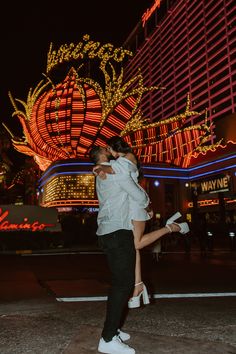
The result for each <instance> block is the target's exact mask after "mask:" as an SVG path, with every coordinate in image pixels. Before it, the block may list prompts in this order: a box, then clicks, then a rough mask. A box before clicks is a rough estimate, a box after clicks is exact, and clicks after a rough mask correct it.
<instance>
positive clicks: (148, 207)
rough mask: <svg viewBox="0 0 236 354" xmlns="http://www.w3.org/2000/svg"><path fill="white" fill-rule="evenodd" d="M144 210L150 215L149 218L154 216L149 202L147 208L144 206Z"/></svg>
mask: <svg viewBox="0 0 236 354" xmlns="http://www.w3.org/2000/svg"><path fill="white" fill-rule="evenodd" d="M145 210H146V211H147V213H148V215H149V216H150V218H151V219H152V218H153V216H154V212H153V209H152V206H151V203H150V204H149V205H148V206H147V208H145Z"/></svg>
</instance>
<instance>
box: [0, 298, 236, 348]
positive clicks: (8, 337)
mask: <svg viewBox="0 0 236 354" xmlns="http://www.w3.org/2000/svg"><path fill="white" fill-rule="evenodd" d="M105 307H106V303H105V302H84V303H60V302H56V301H55V300H54V299H49V298H48V299H38V300H37V299H34V300H28V301H21V302H18V303H5V304H4V303H2V304H0V327H1V340H0V353H1V354H59V353H60V354H97V353H98V352H97V345H98V340H99V338H100V333H101V329H102V324H103V320H104V314H105ZM123 330H126V331H127V332H129V333H130V334H131V339H130V340H129V344H130V346H133V347H134V348H135V349H136V354H166V353H168V354H200V353H204V354H235V353H236V298H230V299H227V310H226V307H225V299H224V298H218V299H216V298H215V299H188V300H186V299H185V300H183V299H182V300H180V299H178V300H173V299H172V300H158V301H156V302H155V303H152V304H150V305H148V306H145V307H144V308H139V309H133V310H130V311H129V313H128V316H127V320H126V322H125V326H124V327H123Z"/></svg>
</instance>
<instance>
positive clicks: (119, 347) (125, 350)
mask: <svg viewBox="0 0 236 354" xmlns="http://www.w3.org/2000/svg"><path fill="white" fill-rule="evenodd" d="M98 351H99V353H106V354H135V350H134V349H133V348H131V347H130V346H128V345H127V344H125V343H123V342H122V340H121V339H120V338H119V336H114V337H113V338H112V340H111V341H110V342H105V340H104V339H103V338H101V339H100V341H99V345H98Z"/></svg>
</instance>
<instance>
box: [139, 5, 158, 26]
mask: <svg viewBox="0 0 236 354" xmlns="http://www.w3.org/2000/svg"><path fill="white" fill-rule="evenodd" d="M160 5H161V0H155V2H154V4H153V5H152V7H151V8H150V9H147V11H146V12H144V14H143V16H142V26H143V27H144V26H145V23H146V22H147V20H148V19H149V18H150V17H151V16H152V14H153V12H154V11H155V10H156V8H159V7H160Z"/></svg>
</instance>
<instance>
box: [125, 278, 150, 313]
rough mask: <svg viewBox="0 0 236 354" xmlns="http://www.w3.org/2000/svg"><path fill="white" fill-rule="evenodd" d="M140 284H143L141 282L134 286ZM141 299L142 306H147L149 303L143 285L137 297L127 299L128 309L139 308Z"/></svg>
mask: <svg viewBox="0 0 236 354" xmlns="http://www.w3.org/2000/svg"><path fill="white" fill-rule="evenodd" d="M141 284H143V282H140V283H137V284H135V286H138V285H141ZM141 299H142V301H143V304H144V305H147V304H149V303H150V300H149V296H148V292H147V288H146V286H145V285H144V284H143V290H142V291H141V293H140V294H138V295H137V296H133V297H131V298H130V299H129V301H128V308H130V309H134V308H137V307H140V305H141Z"/></svg>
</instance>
